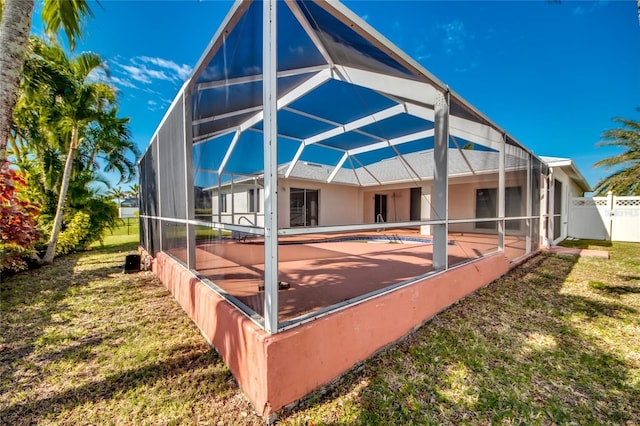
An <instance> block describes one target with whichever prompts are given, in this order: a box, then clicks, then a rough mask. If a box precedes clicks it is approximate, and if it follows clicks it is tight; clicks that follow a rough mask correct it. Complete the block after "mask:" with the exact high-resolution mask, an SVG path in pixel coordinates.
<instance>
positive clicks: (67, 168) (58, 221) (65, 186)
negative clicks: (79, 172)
mask: <svg viewBox="0 0 640 426" xmlns="http://www.w3.org/2000/svg"><path fill="white" fill-rule="evenodd" d="M78 138H79V136H78V124H74V126H73V130H72V131H71V144H69V154H68V155H67V161H66V163H65V164H64V174H63V175H62V184H61V185H60V194H59V195H58V206H57V207H56V216H55V218H54V220H53V229H52V230H51V237H50V238H49V245H48V246H47V252H46V253H45V255H44V258H43V259H42V262H43V263H47V264H50V263H53V258H54V257H55V255H56V245H57V244H58V237H59V236H60V229H61V228H62V216H63V214H64V205H65V202H66V201H67V191H68V190H69V182H71V173H72V171H73V161H74V160H75V157H76V151H77V149H78Z"/></svg>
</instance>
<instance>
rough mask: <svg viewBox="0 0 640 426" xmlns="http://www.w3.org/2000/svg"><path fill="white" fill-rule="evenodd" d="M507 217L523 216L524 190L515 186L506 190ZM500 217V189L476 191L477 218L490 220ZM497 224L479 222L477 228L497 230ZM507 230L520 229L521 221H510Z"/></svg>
mask: <svg viewBox="0 0 640 426" xmlns="http://www.w3.org/2000/svg"><path fill="white" fill-rule="evenodd" d="M504 209H505V212H504V215H505V217H517V216H521V215H522V188H520V187H519V186H513V187H509V188H505V194H504ZM497 217H498V189H497V188H482V189H478V190H476V218H479V219H485V218H487V219H489V218H497ZM496 226H497V225H496V223H495V222H478V223H476V228H479V229H496ZM506 228H507V229H520V221H518V220H510V221H507V223H506Z"/></svg>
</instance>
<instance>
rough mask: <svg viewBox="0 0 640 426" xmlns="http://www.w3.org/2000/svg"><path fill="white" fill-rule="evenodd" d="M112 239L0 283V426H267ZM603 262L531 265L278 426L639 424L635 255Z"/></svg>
mask: <svg viewBox="0 0 640 426" xmlns="http://www.w3.org/2000/svg"><path fill="white" fill-rule="evenodd" d="M121 231H122V229H121V230H119V231H118V232H116V233H114V235H113V236H108V237H107V238H106V239H105V245H104V247H102V248H100V247H99V246H97V247H94V248H93V250H92V251H88V252H84V253H77V254H74V255H71V256H67V257H65V258H62V259H58V260H57V261H56V263H55V264H54V265H52V266H48V267H44V268H41V269H39V270H35V271H30V272H26V273H23V274H20V275H17V276H15V277H13V278H11V279H9V280H8V282H5V283H3V284H1V287H0V290H1V292H0V308H1V317H0V327H1V329H2V334H1V336H0V377H1V381H0V419H1V421H0V423H3V424H34V423H37V424H103V423H107V424H209V425H217V424H233V425H236V424H256V425H258V424H263V421H262V420H261V419H259V418H257V417H256V416H254V415H253V414H252V411H251V406H250V404H249V403H248V402H247V401H246V399H245V398H244V397H243V396H242V394H241V392H240V391H239V389H238V388H237V386H236V384H235V382H234V380H233V378H232V376H231V375H230V373H229V371H228V369H227V368H226V367H225V366H224V364H223V363H222V361H221V359H220V358H219V357H218V355H217V354H216V353H215V351H213V350H210V349H209V348H208V346H207V345H206V343H205V342H204V340H203V338H202V336H201V335H200V333H199V331H198V330H197V328H196V327H195V326H194V325H193V324H192V322H191V321H190V320H189V319H188V318H187V317H186V315H185V314H184V312H183V310H182V309H181V308H180V307H179V306H178V305H177V303H176V302H175V301H174V300H173V299H172V297H171V296H170V295H169V293H168V292H167V291H166V290H165V289H164V288H163V287H162V285H161V284H160V283H159V282H158V280H157V279H156V278H155V277H154V276H153V275H152V274H151V273H148V272H141V273H139V274H123V273H122V272H121V268H120V266H121V265H122V264H123V263H124V256H125V254H126V253H128V252H129V251H130V250H132V249H135V247H136V245H137V232H136V233H135V234H134V236H131V235H129V236H127V235H126V230H125V231H124V233H122V232H121ZM590 247H592V248H596V247H595V245H594V244H592V245H590ZM606 249H608V250H609V251H610V255H611V256H610V257H611V258H610V259H609V260H603V259H595V258H580V259H578V258H575V257H571V256H559V255H549V254H541V255H538V256H536V257H534V258H532V259H530V260H528V261H527V262H525V263H524V264H522V265H521V266H519V267H518V268H516V269H515V270H513V271H512V272H511V273H510V274H508V275H507V276H505V277H503V278H502V279H500V280H498V281H496V282H495V283H493V284H491V285H490V286H489V287H487V288H485V289H482V290H480V291H478V292H477V293H476V294H475V295H473V296H471V297H469V298H467V299H465V300H463V301H462V302H461V303H459V304H457V305H455V306H453V307H451V308H450V309H448V310H447V311H445V312H443V313H441V314H439V315H437V316H436V317H435V318H433V319H432V320H431V321H429V322H428V323H427V324H426V325H425V326H423V327H422V328H420V329H419V330H418V331H416V332H415V333H413V334H411V335H410V336H408V337H407V338H406V339H405V340H403V341H402V342H401V343H399V344H397V345H394V346H392V347H390V348H388V349H387V350H385V351H383V352H381V353H379V354H378V355H377V356H375V357H374V358H372V359H370V360H368V361H366V362H365V363H364V365H363V366H361V367H360V368H358V369H357V370H354V371H352V372H350V373H348V374H346V375H345V376H344V377H342V378H341V379H340V380H338V381H337V382H336V383H335V384H334V385H333V386H330V387H327V388H325V389H323V390H322V391H319V392H316V393H314V394H313V395H311V396H310V397H309V398H307V399H306V400H305V401H303V402H302V403H300V404H299V405H298V406H297V407H296V408H295V409H292V410H289V411H288V412H285V413H283V414H282V416H281V419H280V421H281V423H282V424H300V425H303V424H304V425H309V424H367V425H368V424H380V425H388V424H461V423H462V424H553V423H555V424H567V423H572V424H625V423H626V424H640V405H639V404H638V401H640V314H639V311H640V244H629V243H613V244H612V245H611V246H610V247H606ZM336 350H339V348H336Z"/></svg>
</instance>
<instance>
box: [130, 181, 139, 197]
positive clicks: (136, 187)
mask: <svg viewBox="0 0 640 426" xmlns="http://www.w3.org/2000/svg"><path fill="white" fill-rule="evenodd" d="M138 194H140V185H138V184H137V183H134V184H133V185H131V187H130V188H129V195H131V196H132V197H133V198H138Z"/></svg>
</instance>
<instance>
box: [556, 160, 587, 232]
mask: <svg viewBox="0 0 640 426" xmlns="http://www.w3.org/2000/svg"><path fill="white" fill-rule="evenodd" d="M550 172H551V178H550V187H551V191H550V192H551V194H550V196H549V215H550V216H551V215H553V212H554V211H555V205H554V202H555V201H554V198H555V197H554V196H553V194H554V191H555V190H556V189H555V185H554V181H555V180H557V181H559V182H561V183H562V194H561V200H562V201H561V202H562V206H561V218H560V224H561V225H560V226H561V228H560V236H559V237H558V238H555V239H553V228H552V227H553V221H550V222H549V226H550V229H549V236H551V239H552V240H553V241H552V243H553V244H557V243H558V242H560V241H562V240H564V239H565V238H567V236H568V234H569V225H568V224H569V202H570V200H571V198H573V197H582V196H583V195H584V192H583V191H582V190H581V189H580V186H579V185H578V184H577V183H576V182H575V181H574V180H573V179H572V178H571V177H570V176H569V175H568V174H566V173H565V172H564V171H563V170H562V169H561V168H560V167H553V168H551V170H550Z"/></svg>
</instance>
